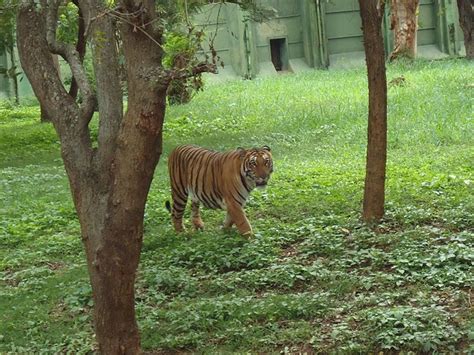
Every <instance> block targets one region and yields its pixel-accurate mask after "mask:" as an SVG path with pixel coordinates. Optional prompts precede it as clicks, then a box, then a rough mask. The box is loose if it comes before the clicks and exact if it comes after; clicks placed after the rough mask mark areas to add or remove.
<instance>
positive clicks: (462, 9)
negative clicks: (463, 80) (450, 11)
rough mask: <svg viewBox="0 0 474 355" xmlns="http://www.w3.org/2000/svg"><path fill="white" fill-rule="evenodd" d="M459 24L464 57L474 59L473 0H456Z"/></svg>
mask: <svg viewBox="0 0 474 355" xmlns="http://www.w3.org/2000/svg"><path fill="white" fill-rule="evenodd" d="M457 3H458V12H459V24H460V25H461V29H462V32H463V34H464V47H466V58H468V59H471V60H472V59H474V1H473V0H457Z"/></svg>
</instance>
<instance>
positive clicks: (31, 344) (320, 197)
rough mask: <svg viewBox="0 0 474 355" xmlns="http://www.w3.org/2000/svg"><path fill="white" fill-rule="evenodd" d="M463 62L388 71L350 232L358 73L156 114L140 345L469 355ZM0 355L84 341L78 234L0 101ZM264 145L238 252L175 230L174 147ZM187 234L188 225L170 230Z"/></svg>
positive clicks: (45, 138) (358, 171)
mask: <svg viewBox="0 0 474 355" xmlns="http://www.w3.org/2000/svg"><path fill="white" fill-rule="evenodd" d="M469 73H472V64H469V63H468V62H467V61H462V60H451V61H442V62H417V63H413V64H406V63H405V64H404V63H401V64H397V65H390V66H389V67H388V78H389V79H391V78H394V77H398V76H400V75H403V76H404V77H405V85H404V86H397V87H391V88H390V89H389V158H388V162H389V163H388V164H389V165H388V176H387V213H386V218H385V219H384V221H383V223H382V224H381V225H379V226H377V227H374V228H369V227H367V226H365V225H364V224H362V223H361V222H360V221H359V216H360V210H361V199H362V189H363V179H364V163H365V144H366V141H365V140H366V136H365V135H366V120H367V84H366V77H365V71H364V70H362V69H360V70H352V71H342V70H341V71H314V72H310V73H305V74H298V75H283V76H279V77H276V78H269V79H259V80H254V81H243V82H241V81H235V82H230V83H227V84H220V85H214V86H213V85H208V86H207V88H206V90H205V91H203V92H200V93H199V94H197V95H196V97H195V99H194V100H193V101H192V102H191V103H190V104H188V105H182V106H176V107H172V108H170V109H169V111H168V114H167V121H166V123H165V129H166V132H165V137H166V138H165V142H166V146H165V147H164V148H165V149H164V151H165V155H164V156H163V157H162V159H161V161H160V163H159V166H158V168H157V171H156V176H155V181H154V184H153V186H152V188H151V191H150V195H149V199H148V204H147V209H146V216H145V239H144V246H143V253H142V258H141V265H140V269H139V275H138V280H137V300H136V302H137V303H136V305H137V312H138V318H139V322H140V327H141V329H142V343H143V347H144V349H145V350H149V351H152V350H153V351H163V352H169V351H171V350H190V351H195V350H198V351H199V352H217V351H219V352H225V351H239V352H246V351H260V352H278V351H282V352H297V351H315V352H322V353H325V352H330V351H335V350H338V351H343V352H376V351H414V352H432V351H437V352H450V351H461V352H466V353H468V352H472V351H474V348H473V346H472V338H473V336H474V335H473V333H472V329H473V326H474V321H473V316H472V286H473V281H474V277H473V275H474V267H473V266H474V248H473V247H474V193H473V186H474V174H473V168H472V162H473V161H474V148H473V145H472V128H473V121H472V97H473V96H472V86H471V84H472V83H471V81H472V75H470V74H469ZM0 126H1V129H0V147H1V149H0V177H1V178H0V214H1V215H2V219H1V220H0V246H1V247H0V315H1V316H0V319H1V321H0V352H16V353H39V352H42V353H55V352H65V351H69V352H73V353H86V352H88V351H91V350H93V349H94V348H95V344H94V337H93V334H92V330H91V326H92V318H91V317H92V312H91V306H92V298H91V290H90V286H89V284H88V278H87V269H86V264H85V260H84V258H85V257H84V253H83V250H82V246H81V241H80V228H79V223H78V221H77V219H76V217H75V213H74V208H73V206H72V202H71V198H70V195H69V191H68V183H67V179H66V177H65V174H64V171H63V167H62V165H61V160H60V153H59V145H58V141H57V138H56V136H55V133H54V129H53V128H52V127H51V126H50V125H46V124H40V123H39V109H38V107H36V106H31V107H15V106H10V105H9V104H8V103H2V104H1V106H0ZM181 143H194V144H200V145H204V146H207V147H211V148H214V149H232V148H235V147H237V146H253V145H262V144H268V145H269V146H270V147H272V151H273V153H274V159H275V173H274V175H273V177H272V179H271V181H270V184H269V187H268V188H267V190H265V191H263V192H261V191H256V192H254V193H253V194H252V196H251V199H250V201H249V203H248V206H247V212H248V215H249V218H250V220H251V222H252V224H253V227H254V230H255V231H256V237H255V238H254V239H252V240H250V241H248V240H246V239H243V238H242V237H240V236H239V235H238V234H237V233H230V234H225V233H224V232H222V231H221V230H220V227H219V226H220V223H221V222H222V220H223V218H224V214H223V212H222V211H209V210H204V212H203V219H204V222H205V223H206V230H205V231H204V232H199V233H194V232H191V231H190V232H188V233H186V234H184V235H179V236H177V235H175V233H174V232H173V229H172V226H171V223H170V218H169V215H168V212H167V211H166V209H165V208H164V202H165V201H166V200H167V199H169V185H168V180H167V172H166V155H167V153H168V152H169V151H170V150H171V149H172V148H173V147H174V146H175V145H177V144H181ZM188 228H189V229H191V227H190V224H189V223H188Z"/></svg>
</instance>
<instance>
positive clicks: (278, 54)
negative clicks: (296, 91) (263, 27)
mask: <svg viewBox="0 0 474 355" xmlns="http://www.w3.org/2000/svg"><path fill="white" fill-rule="evenodd" d="M270 52H271V55H272V63H273V66H274V67H275V69H276V71H282V70H285V69H286V59H285V57H286V56H285V54H286V46H285V38H275V39H271V40H270Z"/></svg>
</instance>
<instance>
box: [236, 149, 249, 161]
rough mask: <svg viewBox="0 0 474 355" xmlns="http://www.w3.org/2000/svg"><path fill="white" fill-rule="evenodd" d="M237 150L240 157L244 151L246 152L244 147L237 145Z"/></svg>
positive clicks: (243, 156) (241, 157)
mask: <svg viewBox="0 0 474 355" xmlns="http://www.w3.org/2000/svg"><path fill="white" fill-rule="evenodd" d="M237 151H238V152H239V156H240V159H243V158H245V153H247V151H246V150H245V149H244V148H242V147H237Z"/></svg>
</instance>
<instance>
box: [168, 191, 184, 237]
mask: <svg viewBox="0 0 474 355" xmlns="http://www.w3.org/2000/svg"><path fill="white" fill-rule="evenodd" d="M172 197H173V208H172V209H171V219H172V220H173V225H174V230H175V231H176V233H180V232H183V231H184V223H183V215H184V210H185V208H186V203H187V202H188V195H187V194H177V193H175V192H174V191H173V192H172Z"/></svg>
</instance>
